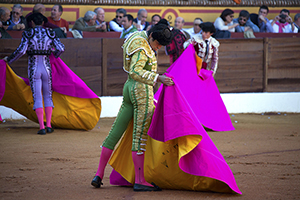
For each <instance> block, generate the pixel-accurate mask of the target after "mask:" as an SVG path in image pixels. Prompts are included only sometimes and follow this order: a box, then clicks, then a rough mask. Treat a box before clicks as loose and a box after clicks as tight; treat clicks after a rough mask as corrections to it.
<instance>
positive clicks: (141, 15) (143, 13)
mask: <svg viewBox="0 0 300 200" xmlns="http://www.w3.org/2000/svg"><path fill="white" fill-rule="evenodd" d="M147 16H148V13H147V10H146V9H144V8H142V9H140V10H139V11H138V13H137V18H135V19H134V20H133V23H134V25H135V26H136V28H137V29H138V30H139V31H143V30H144V31H145V30H147V28H148V26H149V25H150V24H149V22H147Z"/></svg>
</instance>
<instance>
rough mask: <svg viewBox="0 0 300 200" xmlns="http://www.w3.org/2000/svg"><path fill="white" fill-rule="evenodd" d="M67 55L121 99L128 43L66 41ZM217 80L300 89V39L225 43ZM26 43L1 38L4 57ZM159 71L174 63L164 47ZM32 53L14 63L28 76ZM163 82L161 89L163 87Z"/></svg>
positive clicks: (232, 85) (105, 92)
mask: <svg viewBox="0 0 300 200" xmlns="http://www.w3.org/2000/svg"><path fill="white" fill-rule="evenodd" d="M61 41H62V42H63V43H64V45H65V47H66V51H65V52H64V53H63V54H62V55H61V59H62V60H63V61H64V62H65V63H66V64H67V65H68V66H69V67H70V68H71V70H73V71H74V72H75V73H76V74H77V75H78V76H79V77H80V78H81V79H82V80H83V81H84V82H85V83H86V84H87V85H88V86H89V87H90V88H91V89H92V90H93V91H94V92H95V93H96V94H97V95H99V96H120V95H122V90H123V85H124V83H125V81H126V80H127V73H125V72H124V71H123V55H122V54H123V51H122V48H121V46H122V44H123V41H124V39H118V38H84V39H61ZM219 42H220V49H219V65H218V70H217V73H216V76H215V80H216V83H217V85H218V87H219V90H220V92H221V93H230V92H262V91H267V92H282V91H285V92H293V91H300V56H299V52H300V38H256V39H220V40H219ZM19 43H20V39H1V40H0V57H1V58H4V57H5V56H8V55H10V54H11V53H12V52H13V51H14V50H15V49H16V48H17V47H18V45H19ZM157 59H158V73H159V74H163V73H165V71H166V69H167V68H168V67H169V65H170V60H169V56H167V55H166V54H165V49H164V47H163V48H161V49H160V50H159V51H158V55H157ZM27 62H28V61H27V55H26V54H25V55H24V56H23V57H21V58H20V59H19V60H18V61H16V62H14V63H12V64H11V67H12V69H13V70H14V71H15V72H16V73H17V74H18V75H19V76H23V77H27V65H28V64H27ZM158 86H159V84H157V85H156V86H155V88H156V89H157V88H158Z"/></svg>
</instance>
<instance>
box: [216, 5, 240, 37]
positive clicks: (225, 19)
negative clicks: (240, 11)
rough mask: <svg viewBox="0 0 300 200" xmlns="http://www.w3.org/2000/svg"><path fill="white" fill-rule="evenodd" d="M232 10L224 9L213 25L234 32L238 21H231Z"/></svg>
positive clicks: (218, 28)
mask: <svg viewBox="0 0 300 200" xmlns="http://www.w3.org/2000/svg"><path fill="white" fill-rule="evenodd" d="M233 14H234V12H233V10H231V9H228V8H227V9H225V10H223V12H222V13H221V16H220V17H218V18H217V19H216V20H215V23H214V26H215V28H216V29H217V30H221V31H230V32H235V27H237V26H238V25H239V24H238V23H233V18H234V15H233Z"/></svg>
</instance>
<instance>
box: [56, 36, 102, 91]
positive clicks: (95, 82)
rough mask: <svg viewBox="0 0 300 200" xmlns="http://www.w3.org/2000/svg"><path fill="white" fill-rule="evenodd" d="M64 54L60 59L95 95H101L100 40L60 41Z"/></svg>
mask: <svg viewBox="0 0 300 200" xmlns="http://www.w3.org/2000/svg"><path fill="white" fill-rule="evenodd" d="M61 41H62V43H63V44H64V45H65V49H66V50H65V52H64V53H63V54H62V55H61V56H60V58H61V59H62V60H63V61H64V62H65V63H66V65H68V66H69V68H70V69H71V70H72V71H73V72H74V73H75V74H77V75H78V76H79V77H80V78H81V79H82V80H83V81H84V82H85V83H86V84H87V86H89V87H90V88H91V89H92V90H93V91H94V92H95V93H96V94H97V95H99V96H101V95H102V39H94V38H88V39H61Z"/></svg>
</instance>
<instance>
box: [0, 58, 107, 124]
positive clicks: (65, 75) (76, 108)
mask: <svg viewBox="0 0 300 200" xmlns="http://www.w3.org/2000/svg"><path fill="white" fill-rule="evenodd" d="M50 63H51V68H52V89H53V102H54V106H55V107H54V109H53V114H52V120H51V123H52V124H53V123H54V124H53V125H54V126H55V127H59V128H70V129H85V130H90V129H92V128H93V127H94V126H95V125H96V123H97V122H98V120H99V118H100V113H101V101H100V99H99V97H98V96H97V95H96V94H95V93H94V92H93V91H92V90H91V89H90V88H89V87H88V86H87V85H86V84H85V83H84V82H83V81H82V80H81V79H80V78H79V77H78V76H77V75H76V74H75V73H74V72H73V71H72V70H71V69H70V68H69V67H68V66H67V65H66V64H65V63H64V62H63V61H62V60H61V59H60V58H55V57H54V56H53V55H51V56H50ZM0 76H1V77H0V78H1V79H0V104H1V105H4V106H6V107H9V108H12V109H13V110H15V111H17V112H19V113H20V114H22V115H24V116H25V117H27V118H28V119H30V120H33V121H36V122H37V118H36V116H35V113H34V112H33V110H32V106H33V105H32V103H31V102H32V101H33V100H32V94H31V90H30V86H29V80H28V79H27V78H23V77H18V76H17V75H16V74H15V73H14V72H13V71H12V70H11V68H10V67H9V66H8V65H6V63H5V62H4V61H3V60H0ZM12 101H13V102H12Z"/></svg>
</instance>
